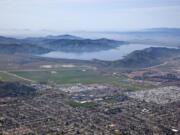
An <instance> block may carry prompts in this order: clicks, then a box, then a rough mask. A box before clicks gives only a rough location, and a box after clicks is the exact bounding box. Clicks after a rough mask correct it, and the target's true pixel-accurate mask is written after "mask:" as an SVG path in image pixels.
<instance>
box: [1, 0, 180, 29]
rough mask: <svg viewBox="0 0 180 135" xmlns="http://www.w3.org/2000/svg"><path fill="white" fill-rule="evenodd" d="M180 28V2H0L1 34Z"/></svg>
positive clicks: (28, 0)
mask: <svg viewBox="0 0 180 135" xmlns="http://www.w3.org/2000/svg"><path fill="white" fill-rule="evenodd" d="M157 27H169V28H172V27H173V28H180V0H0V30H1V31H8V30H9V31H12V30H14V31H16V30H23V31H30V30H31V31H124V30H136V29H145V28H157Z"/></svg>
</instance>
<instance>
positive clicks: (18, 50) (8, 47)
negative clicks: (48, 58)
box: [0, 43, 51, 55]
mask: <svg viewBox="0 0 180 135" xmlns="http://www.w3.org/2000/svg"><path fill="white" fill-rule="evenodd" d="M50 51H51V50H50V49H47V48H42V47H39V46H36V45H31V44H26V43H20V44H16V43H11V44H2V43H0V54H28V55H39V54H44V53H48V52H50Z"/></svg>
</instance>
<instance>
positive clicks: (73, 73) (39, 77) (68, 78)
mask: <svg viewBox="0 0 180 135" xmlns="http://www.w3.org/2000/svg"><path fill="white" fill-rule="evenodd" d="M54 72H55V71H54ZM54 72H52V71H17V72H11V73H13V74H16V75H18V76H21V77H23V78H27V79H30V80H34V81H37V82H45V83H48V84H73V83H82V84H93V83H108V84H111V85H114V86H118V87H121V88H126V89H129V90H140V89H146V88H147V87H144V86H140V85H135V84H132V83H128V82H126V81H123V79H122V78H114V77H113V76H112V75H111V74H109V75H108V74H106V75H105V74H103V73H102V72H100V71H91V70H89V71H85V72H83V71H82V70H61V71H56V72H55V73H54Z"/></svg>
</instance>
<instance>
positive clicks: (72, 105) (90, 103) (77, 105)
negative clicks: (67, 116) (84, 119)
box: [66, 101, 98, 108]
mask: <svg viewBox="0 0 180 135" xmlns="http://www.w3.org/2000/svg"><path fill="white" fill-rule="evenodd" d="M66 104H67V105H69V106H71V107H74V108H76V107H96V106H98V103H95V102H88V103H78V102H74V101H69V102H66Z"/></svg>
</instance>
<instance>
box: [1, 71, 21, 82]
mask: <svg viewBox="0 0 180 135" xmlns="http://www.w3.org/2000/svg"><path fill="white" fill-rule="evenodd" d="M0 81H4V82H17V81H21V82H22V81H23V82H24V80H22V79H20V78H18V77H15V76H11V75H9V74H6V73H3V72H0Z"/></svg>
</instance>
